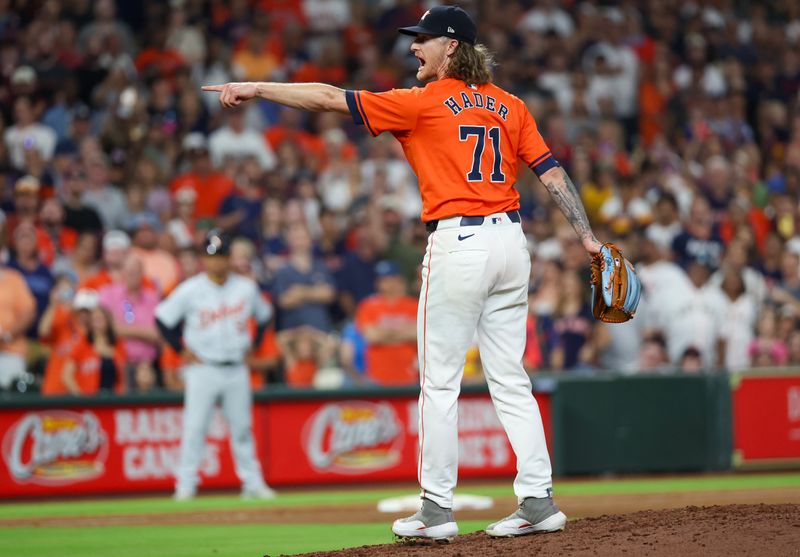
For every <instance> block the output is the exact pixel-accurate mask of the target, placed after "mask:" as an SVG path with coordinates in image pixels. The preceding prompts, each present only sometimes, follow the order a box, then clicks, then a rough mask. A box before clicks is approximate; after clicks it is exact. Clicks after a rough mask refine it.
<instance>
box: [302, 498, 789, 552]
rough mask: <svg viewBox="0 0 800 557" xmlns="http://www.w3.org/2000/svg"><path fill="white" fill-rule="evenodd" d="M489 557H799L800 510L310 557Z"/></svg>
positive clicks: (745, 509)
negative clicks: (551, 556)
mask: <svg viewBox="0 0 800 557" xmlns="http://www.w3.org/2000/svg"><path fill="white" fill-rule="evenodd" d="M378 555H380V556H381V557H473V556H476V557H488V556H494V555H562V556H570V557H596V556H606V555H607V556H609V557H610V556H615V557H616V556H620V555H630V556H640V555H646V556H653V557H677V556H681V557H683V556H687V557H694V556H697V557H708V556H726V557H730V556H739V555H741V556H769V557H783V556H797V555H800V505H764V504H759V505H716V506H711V507H695V506H691V507H684V508H680V509H663V510H653V511H639V512H635V513H630V514H622V515H602V516H598V517H592V518H584V519H580V520H575V521H571V522H570V523H568V524H567V529H566V530H565V531H564V532H559V533H554V534H545V535H535V536H522V537H519V538H490V537H489V536H487V535H485V534H483V533H481V532H475V533H472V534H467V535H464V536H458V537H456V538H455V539H454V540H453V541H452V542H450V543H447V544H440V543H436V542H415V543H409V542H404V543H394V544H385V545H379V546H375V545H373V546H364V547H359V548H353V549H345V550H342V551H332V552H323V553H307V554H305V555H304V557H375V556H378Z"/></svg>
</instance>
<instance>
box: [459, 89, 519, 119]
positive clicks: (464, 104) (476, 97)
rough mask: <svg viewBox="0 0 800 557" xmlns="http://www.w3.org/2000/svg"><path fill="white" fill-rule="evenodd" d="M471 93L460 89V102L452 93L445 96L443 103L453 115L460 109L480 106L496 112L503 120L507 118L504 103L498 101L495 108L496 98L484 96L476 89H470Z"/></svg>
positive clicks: (506, 108) (506, 109)
mask: <svg viewBox="0 0 800 557" xmlns="http://www.w3.org/2000/svg"><path fill="white" fill-rule="evenodd" d="M471 93H472V94H471V95H469V94H467V93H465V92H464V91H462V92H461V97H460V101H461V102H460V103H459V101H458V100H456V98H455V97H454V96H453V95H451V96H449V97H447V100H445V101H444V105H445V106H446V107H447V108H449V109H450V110H451V111H452V112H453V116H458V115H459V113H460V112H461V111H462V110H469V109H470V108H482V109H484V110H488V111H489V112H497V115H498V116H500V118H502V119H503V120H506V119H507V117H508V107H507V106H506V105H504V104H503V103H500V106H499V107H497V108H495V106H496V104H497V99H495V98H494V97H492V96H490V95H486V97H485V98H484V96H483V95H482V94H480V93H478V92H477V91H472V92H471ZM470 97H471V98H470Z"/></svg>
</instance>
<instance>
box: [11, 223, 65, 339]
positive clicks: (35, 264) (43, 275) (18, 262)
mask: <svg viewBox="0 0 800 557" xmlns="http://www.w3.org/2000/svg"><path fill="white" fill-rule="evenodd" d="M8 266H9V268H11V269H15V270H16V271H18V272H19V273H20V274H21V275H22V276H23V277H24V279H25V283H26V284H27V285H28V290H30V292H31V294H32V295H33V297H34V299H35V300H36V313H35V316H34V319H33V321H32V322H31V323H30V325H29V327H28V329H27V333H26V334H27V336H28V338H30V339H36V338H37V336H38V334H37V329H36V328H37V326H38V323H39V318H40V317H41V315H42V314H43V313H44V310H45V308H47V302H48V299H49V297H50V290H51V289H52V288H53V284H54V282H55V280H54V279H53V275H52V274H51V273H50V269H48V268H47V266H46V265H45V264H44V263H43V262H42V259H41V256H40V253H39V250H38V247H37V245H36V227H35V226H34V225H33V224H31V223H29V222H23V223H21V224H20V225H19V226H17V228H16V229H15V230H14V236H13V238H12V256H11V260H10V261H9V262H8Z"/></svg>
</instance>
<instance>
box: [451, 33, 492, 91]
mask: <svg viewBox="0 0 800 557" xmlns="http://www.w3.org/2000/svg"><path fill="white" fill-rule="evenodd" d="M494 65H495V61H494V57H493V56H492V53H491V52H489V49H488V48H486V45H483V44H481V43H478V44H476V45H475V46H473V45H471V44H469V43H466V42H463V41H460V42H459V43H458V46H457V47H456V51H455V52H454V53H453V55H452V56H451V57H450V62H449V63H448V65H447V77H452V78H453V79H460V80H461V81H464V82H465V83H467V84H468V85H483V84H484V83H491V82H492V68H493V67H494Z"/></svg>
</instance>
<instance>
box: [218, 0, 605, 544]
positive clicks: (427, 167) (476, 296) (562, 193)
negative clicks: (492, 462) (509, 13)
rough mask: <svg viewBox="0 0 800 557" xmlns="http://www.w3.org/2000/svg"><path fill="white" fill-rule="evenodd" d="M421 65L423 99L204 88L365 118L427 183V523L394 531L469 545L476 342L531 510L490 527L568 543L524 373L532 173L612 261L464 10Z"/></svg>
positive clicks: (437, 26)
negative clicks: (465, 379) (461, 413)
mask: <svg viewBox="0 0 800 557" xmlns="http://www.w3.org/2000/svg"><path fill="white" fill-rule="evenodd" d="M400 32H401V33H404V34H406V35H411V36H413V37H414V40H413V43H412V44H411V52H412V53H413V54H414V56H415V57H416V58H417V59H418V60H419V69H418V70H417V78H418V79H419V80H420V81H422V82H425V83H426V85H425V86H424V87H414V88H411V89H395V90H391V91H387V92H384V93H371V92H368V91H345V90H342V89H339V88H336V87H333V86H330V85H325V84H320V83H299V84H282V83H228V84H225V85H212V86H207V87H203V90H204V91H217V92H219V93H220V102H221V103H222V105H223V106H225V107H233V106H238V105H239V104H240V103H242V102H243V101H246V100H248V99H253V98H262V99H266V100H269V101H272V102H277V103H280V104H283V105H286V106H290V107H294V108H299V109H305V110H313V111H335V112H340V113H344V114H350V115H352V118H353V120H354V121H355V122H356V123H357V124H361V125H363V126H364V127H365V128H366V129H367V131H369V133H370V134H372V135H378V134H380V133H382V132H389V133H391V134H392V135H394V137H395V138H397V140H398V141H399V142H400V144H401V145H402V147H403V150H404V152H405V155H406V157H407V159H408V162H409V164H410V165H411V167H412V168H413V170H414V172H415V173H416V175H417V177H418V178H419V187H420V192H421V194H422V201H423V211H422V219H423V220H424V221H425V223H426V226H427V229H428V231H429V233H430V236H429V239H428V246H427V251H426V253H425V257H424V261H423V267H422V281H423V282H422V291H421V293H420V299H419V308H418V319H417V321H418V323H417V326H418V333H419V334H418V346H419V369H420V383H421V389H422V391H421V393H420V399H419V462H418V479H419V483H420V486H421V488H422V492H421V495H422V504H421V509H420V511H419V512H417V513H416V514H414V515H413V516H411V517H409V518H404V519H400V520H397V521H395V522H394V524H393V526H392V530H393V531H394V533H395V534H396V535H398V536H401V537H422V538H433V539H447V538H450V537H452V536H454V535H455V534H457V533H458V526H457V525H456V522H455V520H454V518H453V513H452V501H453V490H454V489H455V486H456V475H457V470H458V410H457V409H458V395H459V391H460V384H461V376H462V373H463V368H464V360H465V355H466V352H467V349H468V348H469V346H470V344H471V342H472V339H473V335H474V334H475V331H476V330H477V333H478V338H479V341H480V351H481V357H482V361H483V365H484V371H485V374H486V378H487V381H488V385H489V389H490V392H491V395H492V399H493V401H494V404H495V408H496V410H497V414H498V416H499V418H500V421H501V422H502V424H503V427H504V428H505V431H506V433H507V434H508V437H509V439H510V441H511V446H512V447H513V449H514V452H515V454H516V457H517V469H518V474H517V477H516V479H515V481H514V492H515V493H516V495H517V497H518V500H519V508H518V509H517V510H516V511H515V512H514V513H513V514H512V515H510V516H508V517H507V518H504V519H503V520H500V521H499V522H496V523H494V524H491V525H490V526H488V527H487V528H486V533H487V534H489V535H491V536H517V535H521V534H529V533H535V532H552V531H557V530H562V529H563V528H564V525H565V523H566V517H565V516H564V514H563V513H562V512H560V511H559V510H558V508H557V507H556V505H555V504H554V503H553V499H552V496H551V494H552V489H551V487H552V478H551V467H550V458H549V456H548V454H547V447H546V445H545V438H544V430H543V428H542V420H541V416H540V414H539V409H538V406H537V404H536V401H535V400H534V398H533V395H532V394H531V383H530V380H529V378H528V376H527V375H526V373H525V371H524V369H523V367H522V363H521V362H522V354H523V351H524V349H525V321H526V316H527V295H528V278H529V274H530V265H531V260H530V255H529V253H528V250H527V243H526V239H525V236H524V234H523V232H522V228H521V226H520V215H519V212H518V209H519V194H518V193H517V191H516V190H515V189H514V185H515V183H516V180H517V169H518V166H519V164H518V163H519V162H520V161H523V162H524V163H525V165H526V166H528V167H529V168H530V169H531V170H533V172H535V173H536V175H537V176H538V177H539V179H540V180H541V181H542V183H543V184H544V186H545V187H546V188H547V190H548V191H549V192H550V194H551V196H552V197H553V199H554V200H555V202H556V204H557V205H558V206H559V207H560V209H561V210H562V211H563V213H564V215H565V216H566V217H567V219H569V221H570V222H571V223H572V226H573V227H574V229H575V232H576V233H577V235H578V237H579V238H580V240H581V241H582V242H583V245H584V247H585V248H586V250H587V252H589V253H590V254H595V253H597V252H599V251H600V248H601V244H600V243H599V242H598V241H597V240H596V239H595V237H594V234H593V233H592V230H591V228H590V226H589V222H588V219H587V217H586V213H585V211H584V209H583V205H582V203H581V201H580V197H579V195H578V193H577V191H576V189H575V186H574V185H573V184H572V182H571V181H570V179H569V178H568V177H567V175H566V173H565V172H564V171H563V169H562V168H561V167H560V166H559V164H558V161H556V160H555V159H554V158H553V156H552V155H551V153H550V151H549V149H548V147H547V145H546V144H545V142H544V141H543V140H542V137H541V135H540V134H539V131H538V129H537V126H536V122H535V121H534V119H533V117H532V116H531V114H530V112H529V111H528V109H527V108H526V106H525V104H524V103H523V102H522V101H521V100H520V99H518V98H517V97H515V96H513V95H511V94H509V93H508V92H506V91H504V90H502V89H501V88H499V87H497V86H496V85H493V84H492V82H491V81H492V78H491V67H490V66H491V59H490V57H489V56H488V54H487V51H486V49H485V47H483V46H482V45H480V44H476V38H477V29H476V26H475V23H474V22H473V21H472V19H471V18H470V16H469V15H468V14H467V13H466V12H465V11H463V10H462V9H460V8H457V7H453V6H438V7H435V8H432V9H431V10H429V11H428V12H426V13H425V15H424V16H423V17H422V19H421V20H420V22H419V24H418V25H416V26H414V27H406V28H403V29H400Z"/></svg>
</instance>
